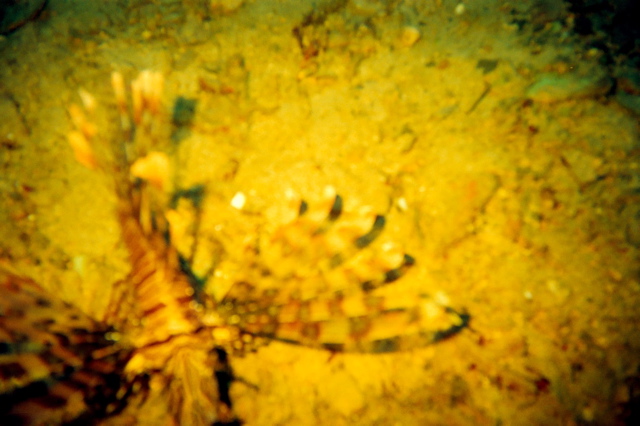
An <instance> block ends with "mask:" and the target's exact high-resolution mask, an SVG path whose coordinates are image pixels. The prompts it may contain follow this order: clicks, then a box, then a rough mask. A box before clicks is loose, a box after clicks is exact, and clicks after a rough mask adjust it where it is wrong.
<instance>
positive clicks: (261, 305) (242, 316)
mask: <svg viewBox="0 0 640 426" xmlns="http://www.w3.org/2000/svg"><path fill="white" fill-rule="evenodd" d="M239 287H244V288H243V289H242V290H239V289H236V290H235V291H242V292H248V293H249V294H251V296H250V297H246V299H247V300H252V301H249V302H238V300H233V301H232V300H228V299H227V300H224V301H223V303H221V304H220V305H219V307H218V310H219V311H220V312H221V314H222V315H223V316H224V317H225V318H227V320H228V321H229V322H230V323H231V324H232V325H234V326H237V327H239V328H240V329H242V330H243V331H244V332H246V333H248V334H250V335H253V336H256V337H262V338H268V339H273V340H279V341H283V342H288V343H295V344H300V345H304V346H307V347H312V348H318V349H327V350H331V351H339V352H360V353H381V352H395V351H404V350H410V349H415V348H420V347H424V346H427V345H431V344H433V343H437V342H439V341H441V340H444V339H446V338H448V337H451V336H453V335H455V334H457V333H458V332H460V331H461V330H463V329H464V328H465V327H467V325H468V324H469V321H470V316H469V315H467V314H464V313H460V312H458V311H456V310H454V309H452V308H450V307H449V306H447V305H446V304H445V303H443V302H442V301H440V300H438V299H441V298H442V297H436V298H432V297H428V296H424V295H401V294H394V293H391V292H386V293H385V294H384V295H379V294H377V293H376V292H369V293H360V294H358V293H355V294H351V295H349V296H345V295H343V294H340V293H337V294H335V295H333V297H326V296H325V297H321V298H316V299H313V300H305V301H302V300H299V299H298V300H296V299H294V298H292V297H291V295H282V294H279V292H277V291H275V290H268V291H264V292H259V291H257V290H256V289H255V288H253V287H252V286H250V285H249V284H247V283H242V285H239ZM233 294H234V291H232V292H230V295H231V297H233ZM259 294H261V296H259Z"/></svg>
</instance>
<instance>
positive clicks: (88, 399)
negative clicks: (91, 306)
mask: <svg viewBox="0 0 640 426" xmlns="http://www.w3.org/2000/svg"><path fill="white" fill-rule="evenodd" d="M0 289H1V292H2V297H1V298H0V417H1V418H2V419H3V422H5V421H7V422H10V421H14V422H16V423H18V424H57V423H63V422H69V421H71V420H73V419H79V418H101V417H106V416H108V415H112V414H115V413H117V412H119V411H120V410H122V409H123V408H124V407H125V406H126V404H127V397H128V396H129V395H130V394H131V393H134V392H136V391H137V389H138V388H139V387H140V386H139V385H134V383H135V382H137V379H132V380H128V379H127V378H125V377H123V376H121V374H120V372H121V371H122V370H123V367H124V365H125V364H126V362H127V361H128V359H129V357H130V355H131V351H130V350H129V349H127V348H124V347H122V346H121V345H120V344H118V343H117V342H116V340H115V339H116V337H117V334H116V333H114V332H113V331H112V330H111V329H109V328H108V327H106V326H103V325H101V324H100V323H98V322H96V321H94V320H93V319H91V318H90V317H88V316H87V315H85V314H84V313H82V312H81V311H79V310H78V309H76V308H74V307H73V306H71V305H69V304H68V303H66V302H63V301H61V300H59V299H56V298H55V297H53V296H52V295H50V294H48V293H47V292H46V291H44V290H43V289H42V288H41V287H39V286H38V285H37V284H35V283H34V282H33V281H31V280H28V279H24V278H20V277H18V276H16V275H14V274H12V273H11V272H7V271H5V270H3V269H1V268H0Z"/></svg>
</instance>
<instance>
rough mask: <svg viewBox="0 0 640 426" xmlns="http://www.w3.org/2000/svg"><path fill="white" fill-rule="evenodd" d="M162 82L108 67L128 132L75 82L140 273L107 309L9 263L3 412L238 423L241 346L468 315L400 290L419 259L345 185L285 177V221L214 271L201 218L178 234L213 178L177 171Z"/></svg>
mask: <svg viewBox="0 0 640 426" xmlns="http://www.w3.org/2000/svg"><path fill="white" fill-rule="evenodd" d="M163 81H164V80H163V77H162V75H161V74H159V73H156V72H151V71H143V72H141V73H140V75H139V76H138V77H137V79H135V80H134V81H133V82H132V83H131V88H130V90H128V89H127V87H126V86H125V83H124V78H123V76H122V75H121V74H120V73H117V72H116V73H114V74H113V75H112V86H113V89H114V93H115V98H116V104H117V113H118V116H119V128H120V134H119V135H116V137H113V136H112V135H108V134H107V135H105V134H104V132H101V131H99V129H98V127H97V126H96V125H95V124H94V122H93V119H92V114H93V111H94V110H95V108H96V107H97V106H96V102H95V99H94V98H93V97H92V95H90V94H89V93H87V92H85V91H82V90H81V91H80V92H79V96H80V98H81V100H82V104H83V107H80V106H76V105H72V106H71V107H70V108H69V115H70V117H71V122H72V123H73V127H74V128H73V129H72V130H71V131H70V132H69V135H68V139H69V144H70V147H71V149H72V151H73V154H74V155H75V157H76V160H77V161H78V162H79V163H80V164H82V165H83V166H85V167H87V168H88V169H91V170H94V171H96V172H98V173H103V174H105V175H107V176H109V177H110V178H112V184H113V188H114V191H115V193H116V195H117V205H116V207H115V215H116V216H117V218H118V222H119V224H120V230H121V238H122V241H123V243H124V246H125V247H126V251H127V255H128V263H129V265H130V272H129V273H128V275H127V276H126V277H125V278H124V279H122V280H119V281H116V282H114V283H113V292H112V296H111V300H110V302H109V304H108V309H107V312H106V313H105V315H104V318H101V319H100V320H98V319H94V318H91V317H89V316H88V315H86V314H84V313H83V312H81V311H80V310H79V309H78V308H77V307H75V306H73V305H71V304H69V303H67V302H65V301H62V300H59V299H57V298H56V297H55V296H54V295H51V294H48V293H47V292H46V291H45V290H44V288H43V287H42V286H39V285H38V284H37V283H36V282H34V281H33V280H31V279H29V278H25V277H22V276H20V274H18V273H16V272H14V271H10V270H9V269H8V268H6V269H7V270H6V271H5V270H3V269H2V268H0V278H1V284H2V286H3V294H4V293H6V294H7V297H6V298H3V299H2V301H1V302H0V324H1V328H0V332H1V333H2V335H1V339H0V415H3V416H4V417H3V418H7V419H11V420H12V421H13V422H14V423H17V424H49V423H71V422H89V423H98V422H102V421H107V420H108V419H124V418H125V417H124V416H133V417H136V416H137V415H138V414H139V413H140V412H141V411H145V412H146V414H147V416H148V417H147V422H150V421H149V420H148V419H149V418H151V417H149V416H151V414H149V412H151V411H154V410H155V411H157V413H159V414H157V416H158V418H160V417H162V418H163V419H164V421H167V420H166V419H167V418H168V419H169V420H168V423H169V424H184V425H200V424H214V425H228V426H229V425H240V424H241V423H242V419H240V418H239V417H238V416H237V415H236V414H235V413H234V410H233V402H232V400H231V397H230V388H231V386H232V385H233V384H234V382H236V381H239V379H238V378H237V376H236V374H235V372H234V370H233V368H232V360H233V357H235V356H242V355H244V354H246V353H249V352H253V351H256V350H258V349H259V348H260V347H261V346H263V345H266V344H268V343H269V342H271V341H280V342H285V343H288V344H294V345H301V346H305V347H309V348H314V349H317V350H324V351H329V352H331V353H374V354H375V353H389V352H398V351H408V350H413V349H416V348H422V347H425V346H428V345H431V344H434V343H437V342H440V341H443V340H445V339H449V338H451V337H453V336H455V335H457V334H459V333H460V332H461V331H462V330H464V329H465V328H468V326H469V323H470V320H471V316H470V315H469V314H468V313H466V312H464V311H462V310H459V309H454V308H452V307H451V306H449V302H448V299H447V298H443V297H434V295H430V294H426V293H421V292H418V293H417V294H415V293H411V294H408V293H406V292H403V291H394V288H393V287H394V285H396V283H397V282H398V281H402V280H407V279H411V271H412V270H413V269H414V268H415V265H416V263H417V260H416V259H415V258H414V257H413V256H412V255H410V254H408V253H405V252H404V250H403V249H402V246H401V245H400V244H398V243H396V242H394V241H393V239H392V238H389V237H388V236H386V233H385V230H386V223H387V217H386V216H385V215H384V214H380V213H376V212H374V211H372V210H371V209H369V208H366V207H362V208H358V207H353V206H351V207H349V206H348V205H347V204H348V203H347V202H346V201H345V200H344V198H343V197H342V196H341V195H340V194H339V193H338V192H337V191H336V190H335V189H334V188H333V187H326V188H324V190H323V191H321V195H320V196H318V197H317V198H316V199H313V200H311V199H307V198H303V197H301V196H299V195H298V194H297V193H296V192H295V191H293V190H288V191H287V193H286V194H285V197H284V199H285V200H286V204H287V208H286V209H285V210H286V212H287V213H286V214H284V215H283V217H282V218H281V219H280V220H279V222H278V223H276V224H272V226H269V227H267V228H268V229H265V230H261V231H260V232H256V235H253V236H251V238H248V239H247V238H242V239H241V240H238V241H233V240H231V241H230V242H224V243H222V242H221V243H219V244H220V246H221V247H223V250H224V247H225V244H232V245H236V246H239V247H241V249H239V250H234V251H233V253H236V255H235V256H234V255H232V253H231V250H229V253H227V254H228V256H226V259H225V261H218V262H214V261H213V260H212V261H211V262H210V263H211V266H210V267H209V268H208V269H206V270H205V272H204V273H203V272H202V268H197V267H196V265H195V264H194V258H195V256H196V253H195V251H196V249H197V247H198V244H197V241H198V235H197V230H198V226H197V221H195V222H196V225H194V226H191V227H188V226H187V227H182V228H184V229H191V230H192V232H194V233H195V234H196V235H193V236H192V241H194V243H193V244H187V245H186V247H187V248H186V249H185V248H184V247H182V248H179V247H178V246H181V244H179V240H180V232H178V229H179V228H181V227H180V226H178V224H179V221H180V213H179V211H178V210H179V209H178V207H177V206H178V205H179V204H182V205H184V204H185V203H187V204H189V203H191V207H192V209H191V210H194V211H198V210H199V209H200V207H201V200H202V197H204V196H206V186H205V185H198V186H196V187H193V188H180V187H179V185H178V184H177V183H176V179H175V168H176V167H177V166H176V165H175V164H174V161H173V158H172V156H171V152H170V151H171V149H170V143H171V141H172V140H174V141H175V138H172V137H171V134H172V132H173V131H174V130H175V129H172V124H171V119H170V118H169V117H168V115H167V114H168V112H167V111H166V109H165V108H163V105H162V94H163ZM129 99H131V101H129ZM182 125H184V123H182ZM167 147H169V148H167ZM184 229H183V231H182V232H186V231H184ZM247 241H249V242H248V243H247ZM182 246H185V245H184V244H183V245H182ZM203 246H204V245H203ZM238 253H239V255H237V254H238ZM205 256H206V252H205ZM141 407H145V408H141ZM147 408H151V409H148V410H147ZM137 413H138V414H137ZM127 418H128V417H127ZM123 422H124V420H123Z"/></svg>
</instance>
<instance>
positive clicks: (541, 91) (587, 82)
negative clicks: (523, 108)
mask: <svg viewBox="0 0 640 426" xmlns="http://www.w3.org/2000/svg"><path fill="white" fill-rule="evenodd" d="M612 85H613V80H612V79H611V77H609V76H608V75H606V74H605V73H604V72H594V73H590V74H587V75H578V74H552V73H545V74H541V75H540V77H539V78H538V80H537V81H536V82H535V83H533V84H532V85H531V86H530V87H529V89H528V90H527V92H526V96H527V98H529V99H531V100H534V101H536V102H542V103H554V102H561V101H566V100H569V99H582V98H591V97H595V96H602V95H605V94H606V93H607V92H608V91H609V90H610V89H611V86H612Z"/></svg>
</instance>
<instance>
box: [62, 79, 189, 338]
mask: <svg viewBox="0 0 640 426" xmlns="http://www.w3.org/2000/svg"><path fill="white" fill-rule="evenodd" d="M112 85H113V89H114V92H115V95H116V102H117V104H118V111H119V115H120V122H121V130H122V134H121V135H120V136H119V137H116V138H113V139H108V140H100V137H102V135H101V134H100V133H99V132H97V131H95V126H94V125H93V123H92V121H91V114H92V111H91V108H89V107H88V105H91V102H85V111H83V110H82V109H80V108H79V107H74V108H71V109H70V113H71V116H72V118H73V122H74V124H75V126H76V130H75V131H73V132H71V133H70V135H69V142H70V143H71V146H72V147H73V148H74V152H75V153H76V157H77V158H78V160H79V161H80V162H81V163H82V164H85V165H89V166H91V165H94V168H97V169H99V170H101V171H102V172H104V173H106V174H108V175H112V176H113V177H114V183H115V189H116V192H117V194H118V198H119V201H118V206H117V215H118V218H119V221H120V227H121V232H122V239H123V241H124V243H125V245H126V247H127V250H128V252H129V261H130V264H131V272H130V274H129V276H128V277H127V278H126V279H125V280H124V281H123V282H122V283H120V284H118V285H117V286H116V297H115V298H114V299H113V303H111V305H110V307H109V312H108V313H107V316H106V318H105V320H106V321H107V322H108V323H110V324H114V325H116V326H118V327H122V328H123V330H122V331H127V332H131V333H134V332H136V334H137V335H136V336H135V338H134V339H132V340H133V341H134V345H135V346H138V347H140V346H144V345H147V344H151V343H155V342H161V341H165V340H167V339H168V338H170V337H171V336H175V335H179V334H184V333H191V332H193V331H194V330H196V329H197V328H198V327H199V324H198V321H197V314H196V312H195V308H197V307H196V306H194V304H193V303H192V302H193V294H194V290H193V287H192V285H191V283H190V282H189V280H188V278H187V277H186V276H185V275H183V274H182V273H181V268H180V264H179V258H178V255H177V253H176V251H175V249H174V248H173V247H171V246H170V245H169V244H168V241H167V240H168V235H169V225H168V221H167V219H166V210H167V209H168V206H169V204H170V201H171V195H170V194H171V192H172V190H173V173H172V164H171V163H170V160H169V156H168V155H167V154H166V153H164V152H163V150H165V151H166V150H169V149H170V141H171V133H172V121H171V118H170V117H169V115H168V113H167V111H166V110H165V109H164V108H163V107H162V90H163V78H162V75H161V74H160V73H154V72H150V71H143V72H142V73H140V75H139V76H138V77H137V78H136V79H135V80H134V81H133V82H132V84H131V90H130V91H128V90H127V89H126V87H125V83H124V79H123V77H122V75H121V74H119V73H114V74H113V75H112ZM87 96H89V95H87V94H85V96H84V98H83V99H85V98H86V97H87ZM129 96H130V98H131V102H129V101H128V97H129ZM73 135H76V136H75V139H79V138H80V137H82V138H83V139H82V143H80V144H75V145H74V137H72V136H73ZM78 135H79V136H78ZM76 146H80V147H84V148H85V151H87V152H89V153H90V155H88V158H89V159H88V160H87V159H86V158H87V156H83V155H82V154H83V152H84V151H82V152H78V149H77V148H76ZM105 147H108V148H110V150H108V149H106V148H105ZM133 302H135V306H134V303H133Z"/></svg>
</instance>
